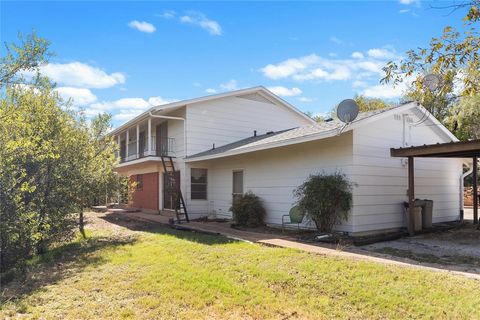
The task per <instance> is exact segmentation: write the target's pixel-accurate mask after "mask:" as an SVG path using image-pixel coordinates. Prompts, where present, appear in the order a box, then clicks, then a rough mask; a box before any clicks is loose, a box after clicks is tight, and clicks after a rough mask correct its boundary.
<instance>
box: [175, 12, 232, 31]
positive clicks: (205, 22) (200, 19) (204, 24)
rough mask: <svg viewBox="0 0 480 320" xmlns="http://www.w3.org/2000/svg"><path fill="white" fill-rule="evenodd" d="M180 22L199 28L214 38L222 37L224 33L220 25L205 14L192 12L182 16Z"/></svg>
mask: <svg viewBox="0 0 480 320" xmlns="http://www.w3.org/2000/svg"><path fill="white" fill-rule="evenodd" d="M180 22H182V23H186V24H192V25H196V26H199V27H200V28H202V29H204V30H206V31H208V33H210V34H211V35H213V36H221V35H222V33H223V30H222V27H221V26H220V24H219V23H218V22H217V21H215V20H211V19H209V18H207V17H206V16H205V15H204V14H203V13H199V12H191V13H189V14H188V15H184V16H181V17H180Z"/></svg>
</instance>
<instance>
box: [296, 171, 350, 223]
mask: <svg viewBox="0 0 480 320" xmlns="http://www.w3.org/2000/svg"><path fill="white" fill-rule="evenodd" d="M352 189H353V184H352V183H351V182H350V181H349V180H348V179H347V177H346V176H345V175H344V174H342V173H340V172H335V173H334V174H325V173H323V174H316V175H310V177H309V178H308V179H307V181H305V182H304V183H303V184H302V185H300V186H299V187H298V188H297V189H295V191H294V195H295V197H296V198H297V199H298V205H299V206H300V208H301V209H302V210H303V211H304V212H306V213H307V214H308V215H309V216H310V217H311V218H312V220H313V221H314V222H315V225H316V227H317V229H318V230H320V231H322V232H331V231H332V228H333V226H334V225H335V224H338V223H340V222H341V221H343V220H346V219H347V218H348V211H349V210H350V208H351V205H352Z"/></svg>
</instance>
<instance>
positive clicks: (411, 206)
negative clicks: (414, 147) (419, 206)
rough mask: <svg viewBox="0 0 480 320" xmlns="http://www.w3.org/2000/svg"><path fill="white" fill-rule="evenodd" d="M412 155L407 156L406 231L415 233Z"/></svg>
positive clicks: (411, 233)
mask: <svg viewBox="0 0 480 320" xmlns="http://www.w3.org/2000/svg"><path fill="white" fill-rule="evenodd" d="M413 166H414V164H413V157H408V233H409V234H410V235H411V236H413V235H414V234H415V177H414V167H413Z"/></svg>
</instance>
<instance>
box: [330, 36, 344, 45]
mask: <svg viewBox="0 0 480 320" xmlns="http://www.w3.org/2000/svg"><path fill="white" fill-rule="evenodd" d="M330 41H332V42H333V43H335V44H344V43H345V42H344V41H343V40H341V39H339V38H337V37H330Z"/></svg>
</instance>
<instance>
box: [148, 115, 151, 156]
mask: <svg viewBox="0 0 480 320" xmlns="http://www.w3.org/2000/svg"><path fill="white" fill-rule="evenodd" d="M147 137H148V146H147V155H149V156H150V155H152V153H151V151H152V118H151V117H149V118H148V133H147Z"/></svg>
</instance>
